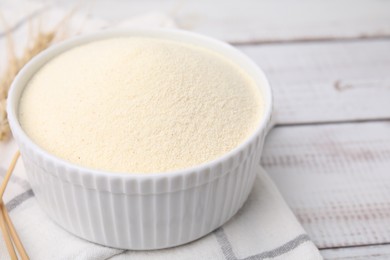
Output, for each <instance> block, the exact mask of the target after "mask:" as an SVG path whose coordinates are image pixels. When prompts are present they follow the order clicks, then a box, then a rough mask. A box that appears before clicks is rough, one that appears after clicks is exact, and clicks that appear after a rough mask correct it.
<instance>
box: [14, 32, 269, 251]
mask: <svg viewBox="0 0 390 260" xmlns="http://www.w3.org/2000/svg"><path fill="white" fill-rule="evenodd" d="M134 35H136V36H150V37H162V38H168V39H173V40H180V41H184V42H189V43H193V44H199V45H201V46H204V47H206V48H210V49H212V50H215V51H217V52H219V53H221V54H223V55H226V56H228V57H230V58H231V59H233V60H234V61H235V62H236V63H237V64H238V65H239V66H240V67H242V68H243V69H245V70H246V71H247V72H248V73H249V74H250V75H251V76H252V77H253V79H254V80H255V81H256V82H258V83H259V88H260V90H261V92H262V93H263V96H264V101H265V112H264V118H263V120H262V121H261V123H260V125H259V127H258V128H257V129H256V131H255V133H254V134H252V135H251V136H250V137H248V140H246V141H244V142H243V143H242V144H240V145H239V146H238V147H237V148H235V149H234V150H232V151H231V152H229V153H228V154H226V155H223V156H221V157H220V158H217V159H216V160H214V161H211V162H208V163H204V164H202V165H199V166H197V167H193V168H189V169H184V170H181V171H176V172H172V173H156V174H143V175H142V174H119V173H109V172H102V171H98V170H92V169H87V168H83V167H80V166H77V165H74V164H72V163H69V162H66V161H64V160H62V159H60V158H57V157H55V156H53V155H51V154H50V153H48V152H46V151H44V150H43V149H42V148H40V147H39V146H37V145H36V144H35V143H34V142H32V140H31V139H30V138H29V137H28V136H27V135H26V134H25V133H24V131H23V129H22V128H21V126H20V124H19V122H18V112H17V111H18V107H19V100H20V97H21V95H22V92H23V89H24V87H25V86H26V84H27V83H28V81H29V80H30V78H31V76H32V75H33V74H34V73H35V72H36V71H37V70H38V69H39V68H40V67H41V66H42V65H43V64H45V63H46V62H48V61H50V59H52V58H53V57H55V56H56V55H58V54H59V53H61V52H63V51H65V50H67V49H69V48H72V47H74V46H77V45H80V44H83V43H87V42H90V41H93V40H98V39H104V38H108V37H119V36H134ZM271 110H272V95H271V90H270V87H269V84H268V81H267V79H266V77H265V75H264V74H263V72H262V71H261V70H260V69H259V68H258V67H257V66H256V65H255V64H254V63H253V62H252V61H251V60H250V59H248V58H247V57H246V56H245V55H243V54H242V53H241V52H239V51H238V50H236V49H234V48H233V47H231V46H229V45H227V44H225V43H223V42H219V41H216V40H213V39H210V38H207V37H204V36H200V35H197V34H193V33H189V32H183V31H176V30H174V31H172V30H144V29H142V30H135V29H132V30H125V31H111V32H104V33H101V34H94V35H90V36H83V37H80V38H78V39H75V40H71V41H68V42H65V43H63V44H60V45H58V46H56V47H55V48H52V49H50V50H47V51H44V52H43V53H42V54H40V55H38V56H37V57H35V58H34V59H33V60H32V61H31V62H30V63H29V64H27V65H26V66H25V67H24V68H23V69H22V70H21V72H20V73H19V74H18V76H17V77H16V79H15V80H14V82H13V85H12V87H11V91H10V93H9V96H8V99H7V112H8V120H9V123H10V126H11V129H12V133H13V136H14V138H15V140H16V142H17V143H18V146H19V149H20V151H21V155H22V158H23V161H24V164H25V168H26V171H27V176H28V178H29V181H30V184H31V186H32V189H33V191H34V193H35V196H36V198H37V200H38V202H39V204H40V205H41V207H42V209H44V211H45V212H46V213H47V214H48V215H49V216H50V217H51V219H53V220H54V221H55V222H56V223H58V224H59V225H60V226H62V227H63V228H64V229H66V230H68V231H69V232H71V233H73V234H75V235H77V236H79V237H81V238H84V239H86V240H89V241H92V242H95V243H98V244H102V245H106V246H110V247H115V248H123V249H133V250H146V249H159V248H167V247H173V246H176V245H181V244H185V243H187V242H190V241H193V240H195V239H197V238H200V237H202V236H204V235H206V234H208V233H209V232H211V231H213V230H215V229H216V228H218V227H219V226H221V225H222V224H224V223H225V222H226V221H228V220H229V219H230V218H231V217H232V216H233V215H234V214H235V213H236V212H237V211H238V210H239V209H240V208H241V206H242V205H243V203H244V202H245V200H246V199H247V197H248V195H249V193H250V191H251V189H252V186H253V183H254V179H255V175H256V173H255V166H256V164H258V163H259V160H260V155H261V150H262V147H263V142H264V137H265V134H266V131H267V130H268V128H269V126H270V125H271V124H270V121H271Z"/></svg>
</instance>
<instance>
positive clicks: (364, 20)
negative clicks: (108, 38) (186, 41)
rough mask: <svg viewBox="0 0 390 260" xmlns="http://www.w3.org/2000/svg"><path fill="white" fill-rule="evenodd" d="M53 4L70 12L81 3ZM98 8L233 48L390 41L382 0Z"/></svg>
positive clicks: (123, 1)
mask: <svg viewBox="0 0 390 260" xmlns="http://www.w3.org/2000/svg"><path fill="white" fill-rule="evenodd" d="M3 1H5V2H12V1H15V2H16V3H15V5H18V6H20V3H21V2H24V1H26V0H3ZM34 2H39V3H41V2H42V1H41V0H35V1H34ZM52 2H56V3H60V4H61V5H63V6H65V7H68V8H71V7H72V6H74V5H75V2H78V1H75V0H73V1H69V0H66V1H64V0H59V1H58V0H57V1H52ZM56 5H58V4H56ZM93 6H94V7H93V9H92V10H91V14H92V15H93V16H97V17H99V18H105V19H109V20H111V21H118V20H122V19H125V18H130V17H132V16H134V15H139V14H143V13H146V12H151V11H153V12H164V13H167V14H169V15H171V16H172V17H173V18H174V19H175V20H176V22H177V24H178V26H179V27H180V28H183V29H189V30H192V31H195V32H199V33H204V34H207V35H211V36H213V37H217V38H220V39H223V40H225V41H229V42H232V43H248V42H251V43H254V42H256V43H258V42H275V41H297V40H298V41H302V40H303V41H306V40H320V39H340V38H344V39H350V38H352V39H355V38H367V37H387V36H390V2H389V1H380V0H375V1H372V0H328V1H322V0H293V1H291V0H282V1H273V0H261V1H259V0H244V1H241V0H235V1H223V0H216V1H207V0H200V1H184V0H167V1H158V0H150V1H137V2H136V1H127V0H118V1H115V3H112V2H111V1H104V0H95V1H93Z"/></svg>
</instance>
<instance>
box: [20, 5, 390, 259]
mask: <svg viewBox="0 0 390 260" xmlns="http://www.w3.org/2000/svg"><path fill="white" fill-rule="evenodd" d="M18 1H20V0H18ZM73 3H74V2H71V1H62V2H61V4H62V5H65V6H69V7H70V6H72V5H73ZM150 11H158V12H163V13H165V14H168V15H170V16H171V17H173V19H174V20H175V22H176V23H177V24H178V26H179V27H181V28H183V29H188V30H191V31H195V32H199V33H203V34H207V35H210V36H213V37H216V38H219V39H222V40H225V41H228V42H230V43H232V44H234V45H236V46H237V47H238V48H239V49H241V50H242V51H243V52H245V53H247V54H248V55H249V56H250V57H252V58H253V59H254V60H255V61H256V62H257V63H258V64H259V65H260V66H261V67H262V68H263V69H264V70H265V72H266V74H267V75H268V77H269V79H270V82H271V85H272V87H273V90H274V97H275V118H276V123H277V125H276V127H275V128H274V129H273V130H272V131H271V132H270V134H269V137H268V139H267V142H266V146H265V149H264V155H263V158H262V164H263V166H264V167H265V168H266V169H267V171H268V173H269V174H270V176H271V177H272V179H273V180H274V181H275V183H276V184H277V186H278V187H279V190H280V191H281V192H282V194H283V195H284V198H285V199H286V201H287V202H288V204H289V205H290V207H291V208H292V210H293V211H294V213H295V214H296V216H297V217H298V219H299V220H300V222H301V223H302V225H303V227H304V228H305V229H306V231H307V232H308V234H309V235H310V236H311V238H312V239H313V241H314V242H315V243H316V245H317V246H318V247H319V248H320V250H321V253H322V254H323V256H324V257H325V258H326V259H390V1H383V0H382V1H381V0H327V1H326V0H322V1H320V0H279V1H275V0H239V1H222V0H218V1H206V0H202V1H185V0H167V1H157V0H149V1H142V2H141V1H125V0H117V1H103V0H96V1H95V4H94V7H93V9H92V10H91V15H92V16H96V17H100V18H104V19H108V20H111V21H113V22H115V21H119V20H121V19H123V18H128V17H131V16H133V15H137V14H142V13H146V12H150Z"/></svg>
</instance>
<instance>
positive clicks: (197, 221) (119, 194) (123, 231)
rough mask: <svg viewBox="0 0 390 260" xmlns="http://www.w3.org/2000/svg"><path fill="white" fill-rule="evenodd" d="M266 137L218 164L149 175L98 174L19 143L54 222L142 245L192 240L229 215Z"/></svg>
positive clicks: (248, 183) (95, 238) (93, 236)
mask: <svg viewBox="0 0 390 260" xmlns="http://www.w3.org/2000/svg"><path fill="white" fill-rule="evenodd" d="M263 138H264V135H260V136H258V138H256V139H255V140H256V141H255V142H253V143H251V144H250V145H248V147H246V148H245V149H244V150H243V151H242V152H241V153H239V154H238V155H237V156H235V157H231V158H229V159H228V160H226V161H223V162H221V163H220V164H217V165H216V166H215V167H213V168H208V167H206V168H204V169H200V170H198V171H192V172H190V173H188V174H185V175H181V176H180V175H179V176H175V177H172V178H171V177H169V176H167V177H165V178H158V179H155V178H151V179H150V180H148V179H142V180H141V179H140V180H137V179H125V178H123V179H120V178H110V177H109V176H107V177H103V176H99V177H96V176H95V175H93V174H91V173H90V172H88V171H75V170H74V169H72V168H67V167H63V166H62V165H57V164H55V163H53V161H52V160H50V159H49V158H45V157H43V156H42V155H41V154H39V153H36V152H35V151H34V149H31V148H30V147H28V145H27V144H24V143H19V147H20V150H21V154H22V157H23V161H24V163H25V167H26V170H27V172H28V178H29V182H30V184H31V186H32V188H33V190H34V193H35V196H36V198H37V200H38V202H39V204H40V205H41V207H42V208H43V209H44V211H46V213H47V214H48V215H49V216H50V217H51V218H52V219H53V220H54V221H55V222H57V223H58V224H59V225H60V226H62V227H63V228H65V229H66V230H68V231H69V232H71V233H73V234H75V235H77V236H79V237H81V238H84V239H86V240H89V241H92V242H95V243H99V244H103V245H106V246H110V247H116V248H123V249H142V250H144V249H158V248H166V247H172V246H176V245H181V244H184V243H187V242H190V241H193V240H195V239H197V238H199V237H202V236H204V235H206V234H208V233H209V232H211V231H213V230H214V229H216V228H218V227H219V226H221V225H222V224H224V223H225V222H226V221H227V220H229V219H230V218H231V217H232V216H233V215H234V214H235V213H236V212H237V211H238V210H239V209H240V208H241V206H242V205H243V203H244V202H245V200H246V199H247V197H248V195H249V192H250V191H251V188H252V185H253V181H254V178H255V171H254V169H255V165H256V164H258V162H259V158H260V151H261V146H262V143H263Z"/></svg>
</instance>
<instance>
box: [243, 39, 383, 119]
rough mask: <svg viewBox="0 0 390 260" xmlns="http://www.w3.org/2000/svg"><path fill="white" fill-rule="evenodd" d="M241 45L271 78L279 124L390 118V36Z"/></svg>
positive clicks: (276, 116)
mask: <svg viewBox="0 0 390 260" xmlns="http://www.w3.org/2000/svg"><path fill="white" fill-rule="evenodd" d="M240 49H241V50H242V51H244V52H245V53H246V54H247V55H248V56H249V57H251V58H252V59H254V60H255V61H256V62H257V63H258V64H259V66H260V67H261V68H263V69H264V71H265V73H266V74H267V76H268V77H269V80H270V83H271V86H272V87H273V90H274V101H275V120H276V123H278V124H297V123H318V122H334V121H345V120H348V121H350V120H372V119H387V118H390V40H372V41H356V42H333V43H329V42H328V43H299V44H289V45H284V44H282V45H257V46H245V47H240Z"/></svg>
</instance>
